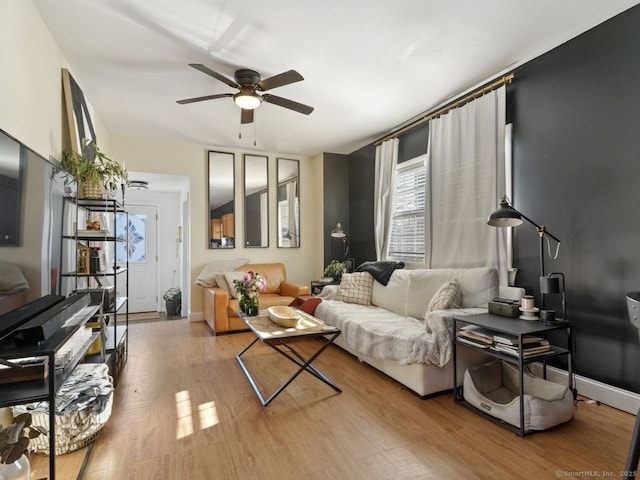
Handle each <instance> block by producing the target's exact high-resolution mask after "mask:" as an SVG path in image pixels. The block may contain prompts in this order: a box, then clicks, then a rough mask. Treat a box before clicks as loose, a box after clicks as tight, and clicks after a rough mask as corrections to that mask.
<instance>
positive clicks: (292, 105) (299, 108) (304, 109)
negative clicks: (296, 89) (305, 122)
mask: <svg viewBox="0 0 640 480" xmlns="http://www.w3.org/2000/svg"><path fill="white" fill-rule="evenodd" d="M262 100H264V101H265V102H267V103H273V104H274V105H278V106H279V107H284V108H288V109H289V110H294V111H296V112H299V113H303V114H305V115H309V114H310V113H311V112H313V107H310V106H309V105H305V104H303V103H298V102H294V101H293V100H289V99H288V98H282V97H277V96H276V95H270V94H268V93H266V94H264V95H262Z"/></svg>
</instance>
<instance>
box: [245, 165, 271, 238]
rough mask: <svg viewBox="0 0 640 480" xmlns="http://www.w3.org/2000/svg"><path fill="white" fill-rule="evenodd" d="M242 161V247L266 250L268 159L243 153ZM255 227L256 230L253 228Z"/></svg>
mask: <svg viewBox="0 0 640 480" xmlns="http://www.w3.org/2000/svg"><path fill="white" fill-rule="evenodd" d="M243 160H244V246H245V247H247V248H268V247H269V157H267V156H265V155H253V154H250V153H245V154H244V156H243ZM263 194H266V197H263ZM254 207H256V208H254ZM254 214H255V215H254ZM256 215H257V217H258V218H257V219H256ZM256 225H257V226H258V228H255V226H256ZM254 239H255V241H254Z"/></svg>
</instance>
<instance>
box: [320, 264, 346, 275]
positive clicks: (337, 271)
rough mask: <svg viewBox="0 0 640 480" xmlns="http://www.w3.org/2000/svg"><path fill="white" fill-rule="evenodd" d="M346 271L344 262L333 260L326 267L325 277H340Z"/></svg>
mask: <svg viewBox="0 0 640 480" xmlns="http://www.w3.org/2000/svg"><path fill="white" fill-rule="evenodd" d="M342 272H344V262H339V261H338V260H331V263H329V265H327V266H326V267H325V268H324V276H325V277H333V278H340V277H342Z"/></svg>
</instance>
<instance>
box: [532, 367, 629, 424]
mask: <svg viewBox="0 0 640 480" xmlns="http://www.w3.org/2000/svg"><path fill="white" fill-rule="evenodd" d="M533 370H534V372H535V374H536V375H542V364H539V363H536V364H534V365H533ZM567 376H568V374H567V371H566V370H562V369H560V368H556V367H549V366H548V367H547V378H548V379H549V380H551V381H552V382H558V383H566V382H567ZM574 380H575V387H576V390H577V391H578V395H582V396H584V397H587V398H589V399H591V400H597V401H598V402H600V403H604V404H605V405H609V406H610V407H613V408H617V409H618V410H622V411H623V412H627V413H632V414H633V415H636V414H637V413H638V410H639V409H640V394H638V393H635V392H630V391H629V390H623V389H622V388H618V387H614V386H613V385H607V384H606V383H602V382H599V381H597V380H593V379H591V378H587V377H583V376H581V375H575V376H574Z"/></svg>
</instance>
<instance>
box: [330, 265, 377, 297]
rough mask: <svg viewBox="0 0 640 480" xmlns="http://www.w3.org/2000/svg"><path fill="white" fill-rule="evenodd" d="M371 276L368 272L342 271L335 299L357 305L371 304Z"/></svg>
mask: <svg viewBox="0 0 640 480" xmlns="http://www.w3.org/2000/svg"><path fill="white" fill-rule="evenodd" d="M372 289H373V277H372V276H371V274H370V273H369V272H357V273H344V274H343V275H342V281H341V282H340V286H339V287H338V294H337V295H336V300H342V301H343V302H347V303H356V304H358V305H371V290H372Z"/></svg>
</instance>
